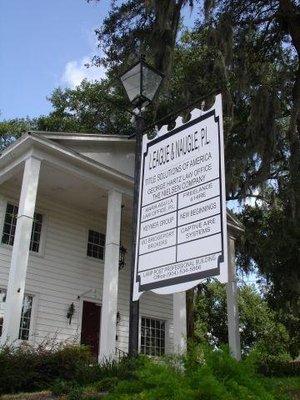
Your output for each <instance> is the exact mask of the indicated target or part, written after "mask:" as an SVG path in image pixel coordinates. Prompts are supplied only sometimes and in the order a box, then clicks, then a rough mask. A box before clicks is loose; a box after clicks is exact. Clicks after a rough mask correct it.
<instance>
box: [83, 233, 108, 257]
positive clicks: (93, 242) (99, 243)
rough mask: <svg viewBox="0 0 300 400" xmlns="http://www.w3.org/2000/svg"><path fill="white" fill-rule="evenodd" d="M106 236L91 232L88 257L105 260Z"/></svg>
mask: <svg viewBox="0 0 300 400" xmlns="http://www.w3.org/2000/svg"><path fill="white" fill-rule="evenodd" d="M104 248H105V235H103V233H100V232H96V231H92V230H89V237H88V245H87V255H88V256H89V257H94V258H99V259H100V260H103V259H104Z"/></svg>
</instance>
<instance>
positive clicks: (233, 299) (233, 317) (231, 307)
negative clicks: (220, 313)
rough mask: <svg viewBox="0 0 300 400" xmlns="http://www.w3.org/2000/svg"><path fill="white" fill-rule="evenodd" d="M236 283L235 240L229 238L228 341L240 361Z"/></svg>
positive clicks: (231, 350)
mask: <svg viewBox="0 0 300 400" xmlns="http://www.w3.org/2000/svg"><path fill="white" fill-rule="evenodd" d="M236 281H237V278H236V266H235V240H234V238H232V237H230V236H229V237H228V283H226V294H227V321H228V341H229V348H230V352H231V354H232V356H233V357H234V358H235V359H236V360H238V361H239V360H240V359H241V343H240V331H239V309H238V288H237V282H236Z"/></svg>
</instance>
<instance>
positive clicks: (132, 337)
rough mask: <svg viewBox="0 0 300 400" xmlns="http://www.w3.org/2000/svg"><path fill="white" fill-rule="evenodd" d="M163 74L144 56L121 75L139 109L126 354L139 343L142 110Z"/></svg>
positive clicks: (132, 350)
mask: <svg viewBox="0 0 300 400" xmlns="http://www.w3.org/2000/svg"><path fill="white" fill-rule="evenodd" d="M163 78H164V75H163V74H162V73H161V72H159V71H157V70H156V69H155V68H153V67H151V66H150V65H149V64H147V63H146V62H145V58H144V56H141V58H140V60H139V61H138V62H137V63H136V64H134V65H133V66H131V67H130V68H129V69H128V70H127V71H126V72H124V74H123V75H122V76H121V77H120V80H121V82H122V84H123V86H124V89H125V91H126V93H127V96H128V98H129V101H130V102H131V104H132V105H133V106H134V107H135V108H137V109H138V110H139V113H138V114H136V116H135V123H136V134H135V135H136V145H135V165H134V192H133V217H132V259H131V288H130V315H129V346H128V349H129V354H130V355H131V356H135V355H137V354H138V346H139V336H138V332H139V301H132V294H133V287H134V267H135V248H136V228H137V213H138V201H139V183H140V169H141V154H142V140H143V133H144V129H145V123H144V118H143V116H142V115H141V114H142V110H143V109H144V108H145V107H147V106H148V105H149V104H150V103H151V102H152V101H153V100H154V98H155V96H156V94H157V93H158V90H159V88H160V86H161V84H162V81H163Z"/></svg>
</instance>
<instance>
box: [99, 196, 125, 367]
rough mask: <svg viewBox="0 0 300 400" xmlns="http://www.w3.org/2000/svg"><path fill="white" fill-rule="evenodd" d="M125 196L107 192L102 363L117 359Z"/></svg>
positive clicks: (101, 334)
mask: <svg viewBox="0 0 300 400" xmlns="http://www.w3.org/2000/svg"><path fill="white" fill-rule="evenodd" d="M121 209H122V194H121V193H119V192H117V191H115V190H112V191H110V192H109V193H108V205H107V220H106V243H105V261H104V277H103V291H102V308H101V328H100V351H99V362H102V361H104V360H106V359H111V358H113V357H114V356H115V349H116V322H117V301H118V278H119V253H120V228H121Z"/></svg>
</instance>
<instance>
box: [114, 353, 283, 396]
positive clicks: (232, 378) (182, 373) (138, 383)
mask: <svg viewBox="0 0 300 400" xmlns="http://www.w3.org/2000/svg"><path fill="white" fill-rule="evenodd" d="M286 398H287V397H286V396H285V394H278V393H275V392H274V391H273V389H272V385H271V384H270V382H268V385H267V387H266V386H265V384H264V380H263V379H262V378H261V377H260V376H258V375H257V374H256V372H255V369H254V365H253V364H252V363H250V362H247V360H246V361H242V362H237V361H236V360H234V359H233V358H232V357H230V355H229V353H228V351H227V350H226V349H225V348H224V349H222V350H219V351H212V350H211V349H210V348H206V347H201V348H199V347H196V348H195V349H194V351H193V352H191V353H189V355H188V356H186V357H184V359H182V360H181V362H180V361H179V360H178V359H177V360H172V359H170V358H169V359H161V360H159V361H157V360H156V361H155V360H151V359H143V362H142V363H141V365H140V366H139V368H137V369H135V371H134V373H133V376H132V378H131V379H127V380H123V381H120V382H119V383H118V385H117V386H116V387H115V388H114V389H113V390H112V391H110V393H109V395H108V396H107V399H108V400H109V399H112V400H113V399H120V400H122V399H124V400H125V399H135V400H138V399H144V400H148V399H149V400H150V399H151V400H156V399H161V400H163V399H168V400H169V399H174V400H181V399H182V400H186V399H189V400H192V399H195V400H196V399H203V400H210V399H211V400H235V399H239V400H243V399H245V400H246V399H253V400H275V399H277V400H280V399H282V400H283V399H286Z"/></svg>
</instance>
